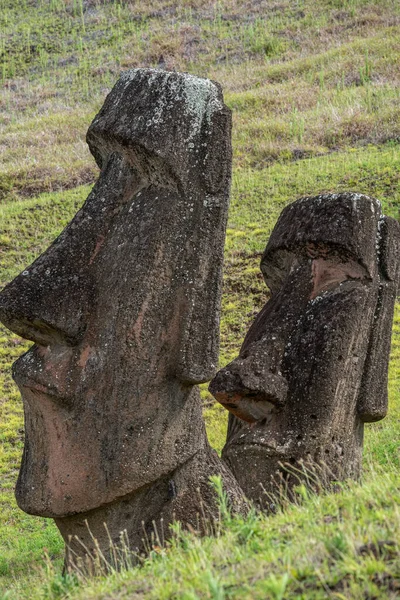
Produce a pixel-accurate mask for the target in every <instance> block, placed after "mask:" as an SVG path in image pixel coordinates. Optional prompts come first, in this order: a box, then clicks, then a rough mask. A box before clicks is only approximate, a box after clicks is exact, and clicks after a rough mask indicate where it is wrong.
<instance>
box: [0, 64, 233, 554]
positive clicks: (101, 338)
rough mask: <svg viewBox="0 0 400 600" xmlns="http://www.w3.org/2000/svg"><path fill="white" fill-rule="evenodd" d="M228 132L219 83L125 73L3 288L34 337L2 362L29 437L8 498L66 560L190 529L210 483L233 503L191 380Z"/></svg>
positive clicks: (198, 361) (202, 350) (210, 370)
mask: <svg viewBox="0 0 400 600" xmlns="http://www.w3.org/2000/svg"><path fill="white" fill-rule="evenodd" d="M230 130H231V115H230V111H229V110H228V109H227V108H226V106H225V105H224V103H223V98H222V93H221V90H220V88H219V86H218V85H217V84H215V83H213V82H211V81H209V80H206V79H201V78H197V77H193V76H190V75H186V74H180V73H168V72H164V71H156V70H151V69H135V70H133V71H128V72H126V73H124V74H123V75H122V76H121V78H120V79H119V81H118V82H117V84H116V85H115V87H114V88H113V90H112V91H111V93H110V94H109V95H108V97H107V99H106V101H105V103H104V105H103V107H102V109H101V110H100V112H99V114H98V115H97V116H96V117H95V118H94V120H93V122H92V124H91V125H90V128H89V130H88V134H87V142H88V144H89V148H90V150H91V152H92V154H93V156H94V157H95V159H96V162H97V164H98V166H99V167H100V169H101V173H100V176H99V179H98V181H97V183H96V184H95V186H94V188H93V191H92V192H91V193H90V195H89V197H88V198H87V200H86V202H85V204H84V205H83V207H82V209H81V210H79V212H78V213H77V214H76V216H75V217H74V218H73V219H72V221H71V222H70V223H69V225H68V226H67V227H66V229H65V230H64V231H63V232H62V233H61V235H60V236H59V237H58V238H57V239H56V240H55V242H54V243H53V244H52V245H51V246H50V247H49V248H48V249H47V250H46V252H45V253H44V254H43V255H42V256H40V257H39V258H38V259H37V260H36V261H35V262H34V263H33V264H32V265H31V266H30V267H27V268H26V270H24V271H23V272H22V273H21V274H20V275H19V276H18V277H16V279H14V280H13V281H12V282H11V283H10V284H9V285H8V286H7V287H6V288H5V289H4V290H3V291H2V293H1V294H0V320H1V321H2V322H3V323H4V324H5V325H6V326H7V327H8V328H9V329H11V330H12V331H14V332H15V333H17V334H18V335H20V336H22V337H24V338H26V339H28V340H32V341H33V342H34V343H35V344H34V346H33V347H32V348H31V349H30V350H29V351H28V352H27V353H26V354H25V355H23V356H22V357H21V358H20V359H19V360H18V361H17V362H16V363H15V364H14V366H13V376H14V378H15V381H16V382H17V384H18V386H19V388H20V390H21V394H22V399H23V403H24V410H25V434H26V435H25V447H24V454H23V459H22V465H21V470H20V474H19V479H18V483H17V488H16V497H17V501H18V504H19V506H20V507H21V508H22V509H23V510H24V511H26V512H28V513H30V514H33V515H42V516H45V517H52V518H53V519H55V521H56V524H57V526H58V527H59V529H60V531H61V533H62V535H63V537H64V539H65V541H66V543H67V544H68V547H69V552H68V555H67V564H71V562H72V561H73V557H74V556H78V557H84V556H85V555H86V553H87V552H88V553H92V552H95V549H96V544H97V547H98V548H99V549H100V550H101V552H102V553H103V554H105V555H107V553H108V549H109V545H110V540H111V541H112V543H113V544H116V545H118V544H119V539H120V532H121V531H123V530H125V540H126V541H127V542H128V544H129V546H130V548H131V549H132V550H141V549H142V548H143V545H144V542H143V539H145V540H146V539H147V540H151V535H152V533H154V528H155V527H157V528H158V535H159V538H160V539H161V540H163V539H166V538H167V537H168V535H169V524H170V523H171V522H172V520H173V519H177V520H180V521H181V522H182V523H183V525H185V524H190V525H191V526H192V527H194V528H196V529H197V528H198V526H199V520H200V521H201V519H202V518H203V517H205V518H213V517H214V516H217V513H218V509H217V506H216V501H215V495H214V493H213V490H212V488H211V487H210V483H209V477H210V475H214V474H219V475H221V477H222V481H223V486H224V488H225V491H226V492H227V494H228V497H229V499H230V502H231V505H232V508H233V510H241V509H242V508H243V506H244V500H243V494H242V492H241V490H240V489H239V486H238V485H237V483H236V481H235V479H234V477H233V476H232V475H231V474H230V472H229V470H228V468H227V467H226V466H224V463H222V461H221V460H220V459H219V458H218V456H217V455H216V453H215V452H214V451H213V450H212V449H211V448H210V446H209V445H208V442H207V437H206V433H205V428H204V423H203V418H202V406H201V401H200V395H199V390H198V387H197V385H196V384H198V383H200V382H205V381H208V380H209V379H211V377H212V376H213V374H214V373H215V369H216V365H217V361H218V349H219V310H220V296H221V279H222V262H223V248H224V238H225V227H226V220H227V210H228V202H229V187H230V177H231V145H230ZM104 524H106V526H107V529H108V531H107V530H106V528H105V527H104ZM200 525H201V523H200ZM109 536H110V539H109ZM94 538H95V539H96V540H97V542H96V544H95V543H94Z"/></svg>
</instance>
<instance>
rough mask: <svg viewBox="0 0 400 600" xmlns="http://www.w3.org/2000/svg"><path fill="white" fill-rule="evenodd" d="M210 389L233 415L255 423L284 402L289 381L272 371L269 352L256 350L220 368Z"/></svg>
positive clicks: (266, 417)
mask: <svg viewBox="0 0 400 600" xmlns="http://www.w3.org/2000/svg"><path fill="white" fill-rule="evenodd" d="M209 389H210V392H211V393H212V395H213V396H214V397H215V398H216V400H218V402H220V403H221V404H222V405H223V406H224V407H225V408H226V409H227V410H229V411H230V412H231V413H233V414H234V415H235V416H237V417H239V418H240V419H242V420H243V421H247V422H248V423H255V422H260V421H261V422H262V421H264V420H265V419H268V417H269V415H270V414H271V412H272V410H273V409H274V408H280V407H282V406H283V405H284V403H285V400H286V396H287V391H288V384H287V381H286V379H285V377H283V375H282V374H281V373H279V372H278V373H274V372H273V371H272V369H271V361H270V360H268V356H265V353H263V352H257V350H256V351H255V352H254V354H252V353H250V354H249V355H248V356H247V357H246V358H241V357H239V358H237V359H235V360H234V361H233V362H231V363H230V364H229V365H227V366H226V367H225V368H224V369H221V370H220V371H219V372H218V373H217V375H216V376H215V377H214V379H213V380H212V382H211V384H210V388H209Z"/></svg>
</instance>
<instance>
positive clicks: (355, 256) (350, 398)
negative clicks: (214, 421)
mask: <svg viewBox="0 0 400 600" xmlns="http://www.w3.org/2000/svg"><path fill="white" fill-rule="evenodd" d="M399 248H400V226H399V224H398V223H397V221H395V220H394V219H391V218H388V217H385V216H383V215H382V212H381V207H380V203H379V202H378V201H377V200H374V199H373V198H368V197H366V196H363V195H360V194H354V193H343V194H327V195H323V196H318V197H314V198H302V199H300V200H298V201H297V202H294V203H293V204H291V205H289V206H287V207H286V208H285V209H284V210H283V212H282V214H281V216H280V218H279V220H278V222H277V225H276V227H275V229H274V230H273V232H272V235H271V237H270V240H269V242H268V245H267V247H266V249H265V252H264V254H263V257H262V260H261V270H262V273H263V275H264V278H265V281H266V283H267V285H268V287H269V289H270V291H271V298H270V300H269V301H268V302H267V303H266V304H265V306H264V308H263V309H262V310H261V312H260V313H259V314H258V316H257V317H256V319H255V321H254V323H253V325H252V326H251V328H250V329H249V331H248V333H247V335H246V337H245V340H244V343H243V345H242V348H241V350H240V354H239V356H238V358H236V359H235V360H234V361H233V362H231V363H230V364H229V365H228V366H227V367H225V368H224V369H222V370H221V371H219V373H218V374H217V375H216V377H215V378H214V380H213V381H212V382H211V385H210V391H211V392H212V393H213V395H214V396H215V397H216V398H217V400H219V402H221V403H222V405H223V406H224V407H225V408H227V409H228V410H229V411H230V412H231V414H230V415H229V427H228V435H227V441H226V445H225V448H224V450H223V454H222V456H223V458H224V459H225V461H226V462H227V464H228V465H229V467H230V468H231V470H232V472H233V473H234V475H235V477H236V478H237V480H238V483H239V484H240V485H241V486H242V488H243V490H244V492H245V494H246V495H247V496H248V497H250V498H252V499H253V500H254V501H256V502H258V503H260V504H261V505H264V506H266V505H267V503H268V494H265V493H263V490H265V491H266V492H269V493H270V492H272V493H276V491H277V487H276V483H277V482H282V478H283V481H285V485H286V486H287V487H288V488H289V490H290V489H291V487H292V486H293V485H295V484H297V483H298V481H299V479H298V478H297V477H296V476H294V475H293V473H296V469H298V468H300V470H301V469H302V467H301V463H303V464H304V465H305V468H306V469H314V468H315V467H316V465H319V468H317V475H318V476H319V477H321V481H322V482H325V483H328V482H329V481H332V480H342V479H345V478H348V477H350V478H358V477H359V475H360V468H361V457H362V446H363V430H364V423H366V422H372V421H379V420H380V419H383V417H384V416H385V415H386V411H387V369H388V360H389V351H390V338H391V328H392V318H393V310H394V302H395V296H396V287H397V282H398V279H399ZM291 470H292V475H290V474H289V473H290V471H291ZM297 474H299V472H298V471H297Z"/></svg>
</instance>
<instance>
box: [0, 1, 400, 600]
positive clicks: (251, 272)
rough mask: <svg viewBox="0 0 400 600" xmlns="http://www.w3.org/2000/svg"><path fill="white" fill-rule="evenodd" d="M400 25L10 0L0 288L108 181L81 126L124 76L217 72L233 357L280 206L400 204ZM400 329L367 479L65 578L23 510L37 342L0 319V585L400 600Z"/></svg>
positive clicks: (369, 445)
mask: <svg viewBox="0 0 400 600" xmlns="http://www.w3.org/2000/svg"><path fill="white" fill-rule="evenodd" d="M399 25H400V4H399V3H398V1H397V0H375V1H373V0H291V1H289V0H282V1H279V2H278V1H275V0H248V1H246V2H243V3H237V2H234V1H233V0H221V1H219V2H210V1H207V0H205V1H200V0H181V2H177V1H174V0H158V1H157V0H155V1H154V2H152V3H150V2H147V1H146V0H144V1H143V2H140V3H139V2H133V1H132V2H129V1H124V2H118V1H115V0H114V1H105V0H104V1H100V0H87V1H83V0H63V1H61V0H13V1H11V0H0V31H1V35H0V79H1V82H2V88H1V90H0V203H1V204H0V285H1V286H3V285H5V284H6V283H7V282H8V281H10V279H12V278H13V277H14V276H15V275H16V274H17V273H18V272H19V271H20V270H21V269H22V268H23V267H24V266H26V265H27V264H29V263H30V262H31V261H32V260H33V258H34V257H36V256H37V255H38V254H40V252H42V251H43V250H44V249H45V248H46V246H47V245H48V244H49V242H50V241H51V240H52V239H54V237H55V236H56V235H57V234H58V233H59V232H60V231H61V230H62V228H63V227H64V225H65V224H66V223H67V222H68V221H69V219H70V218H71V216H72V215H73V214H74V212H75V211H76V210H77V208H78V207H79V206H80V205H81V204H82V202H83V201H84V199H85V198H86V196H87V194H88V192H89V190H90V186H91V184H92V182H93V181H94V180H95V178H96V177H97V167H96V166H95V164H94V161H93V159H92V158H91V157H90V155H89V153H88V150H87V148H86V144H85V141H84V137H85V133H86V129H87V127H88V125H89V122H90V120H91V118H92V117H93V115H94V114H95V112H96V111H97V110H98V108H99V107H100V106H101V104H102V102H103V100H104V97H105V95H106V93H107V92H108V91H109V90H110V89H111V87H112V85H113V83H114V82H115V81H116V79H117V78H118V75H119V72H120V71H121V70H124V69H127V68H131V67H135V66H157V65H158V64H161V63H165V65H166V67H167V68H168V69H178V70H185V71H189V72H191V73H193V74H198V75H203V76H207V77H210V78H212V79H215V80H217V81H219V82H220V83H221V84H222V85H223V87H224V94H225V98H226V102H227V104H228V105H229V106H230V108H231V109H232V111H233V123H234V130H233V144H234V173H233V187H232V204H231V211H230V217H229V225H228V234H227V240H226V265H225V283H224V300H223V318H222V345H221V357H220V362H221V364H226V363H227V362H228V361H229V360H231V359H232V358H233V357H234V356H235V354H236V352H237V350H238V348H239V346H240V343H241V340H242V339H243V336H244V333H245V331H246V329H247V328H248V326H249V323H250V322H251V320H252V318H253V317H254V315H255V313H256V312H257V311H258V310H259V308H260V307H261V306H262V304H263V302H265V299H266V298H267V289H266V288H265V286H264V284H263V282H262V279H261V276H260V273H259V269H258V262H259V255H260V253H261V252H262V250H263V248H264V247H265V244H266V242H267V240H268V236H269V234H270V232H271V230H272V227H273V226H274V223H275V221H276V219H277V216H278V214H279V212H280V210H281V209H282V208H283V206H285V205H286V204H287V203H288V202H291V201H293V200H295V199H296V198H297V197H299V196H301V195H304V194H314V193H320V192H322V191H332V190H335V191H337V190H356V191H360V192H365V193H367V194H370V195H373V196H375V197H377V198H379V199H380V200H381V201H382V204H383V207H384V210H385V212H386V214H389V215H391V216H394V217H396V218H398V217H399V212H398V211H399V206H400V188H399V180H400V175H399V173H400V152H399V143H400V102H399V99H400V91H399V90H400V85H399V83H400V81H399V80H400V70H399V68H398V62H399V56H400V41H399V40H400V35H399V34H400V27H399ZM393 331H394V335H393V347H392V358H391V366H390V381H389V391H390V415H389V416H388V417H387V418H386V419H385V420H384V421H382V422H381V423H379V424H375V425H371V426H368V427H367V428H366V429H367V431H366V442H365V446H366V449H365V457H366V458H365V483H364V486H362V487H361V486H357V485H350V486H348V487H344V489H343V490H342V491H341V492H340V493H338V494H335V495H329V494H327V495H324V496H323V497H312V496H308V495H307V494H306V493H305V491H304V490H303V489H299V500H298V506H293V507H288V509H287V510H286V511H285V512H284V513H281V512H278V514H276V515H275V516H273V517H270V518H266V517H262V516H255V515H252V516H251V517H250V518H249V519H247V520H246V521H243V522H242V521H231V520H229V519H228V517H226V516H225V517H224V518H223V519H222V523H221V532H220V535H219V536H218V537H217V538H216V539H205V540H199V539H197V538H195V537H193V536H192V537H191V536H186V535H181V534H179V532H177V535H176V539H175V541H174V542H173V544H172V547H171V548H170V549H168V551H163V552H160V553H155V554H153V555H152V557H151V559H150V560H148V561H147V562H146V564H145V565H144V567H143V568H142V569H141V570H140V571H137V570H134V571H125V572H123V573H122V574H120V575H115V576H112V577H110V578H109V579H107V580H106V579H104V578H102V579H100V580H99V581H98V582H97V583H95V584H90V586H89V587H87V586H86V585H85V584H84V583H80V585H79V586H77V585H76V582H75V581H73V580H63V579H62V578H61V577H60V575H59V572H60V569H61V564H62V542H61V539H60V536H59V534H58V532H57V530H56V528H55V526H54V524H53V522H52V521H49V520H47V519H41V518H34V517H29V516H28V515H25V514H24V513H22V512H21V511H20V510H19V509H18V508H17V507H16V504H15V500H14V497H13V487H14V485H15V481H16V476H17V473H18V466H19V461H20V457H21V451H22V447H23V419H22V406H21V402H20V399H19V395H18V392H17V390H16V387H15V386H14V384H13V382H12V380H11V377H10V366H11V364H12V362H13V361H14V360H15V359H16V358H17V357H18V356H19V355H20V354H21V353H22V352H23V351H25V350H26V349H27V348H28V347H29V344H27V343H25V342H24V341H21V340H20V339H19V338H17V337H16V336H14V335H12V334H9V333H8V332H7V331H6V330H5V329H1V331H0V337H1V347H0V598H2V594H3V595H4V598H7V599H8V600H11V599H20V598H62V597H64V596H65V594H67V593H69V594H70V597H73V598H89V597H90V598H121V599H122V598H128V597H129V598H131V597H132V598H133V597H134V598H142V597H144V598H186V599H189V598H190V599H194V598H215V599H217V598H218V599H222V598H305V599H308V598H331V597H332V598H371V599H372V598H382V599H384V598H385V599H386V598H395V597H398V594H399V585H400V584H399V582H400V561H399V556H400V552H399V547H398V543H399V513H398V508H397V507H396V503H397V504H398V501H399V497H400V486H399V481H398V477H397V476H396V473H397V472H398V468H399V466H400V465H399V462H400V457H399V448H400V428H399V427H398V422H399V416H400V390H399V385H400V384H399V378H398V371H399V368H400V362H399V361H400V336H399V333H400V308H399V310H398V311H397V312H396V319H395V323H394V329H393ZM202 396H203V399H204V405H205V418H206V422H207V428H208V433H209V437H210V441H211V443H212V444H213V446H214V447H216V448H217V449H220V448H221V447H222V446H223V443H224V435H225V427H226V414H225V412H224V411H223V409H222V408H220V407H219V406H217V405H216V404H214V403H213V402H212V399H211V398H210V396H209V394H208V392H207V390H206V386H203V389H202ZM46 556H47V558H44V557H46ZM82 586H83V587H82Z"/></svg>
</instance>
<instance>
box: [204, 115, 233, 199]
mask: <svg viewBox="0 0 400 600" xmlns="http://www.w3.org/2000/svg"><path fill="white" fill-rule="evenodd" d="M203 128H204V129H205V131H204V138H203V139H205V140H206V141H204V142H203V149H204V154H203V165H204V169H203V180H204V186H205V188H206V191H207V192H208V193H209V194H213V195H214V194H218V192H220V191H221V190H222V189H223V188H224V186H226V181H227V180H228V181H230V166H231V155H232V145H231V135H230V132H231V128H232V115H231V112H230V110H229V109H227V108H226V107H224V108H223V109H222V110H219V111H216V112H213V113H211V115H210V116H209V117H208V118H207V119H204V123H203Z"/></svg>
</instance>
